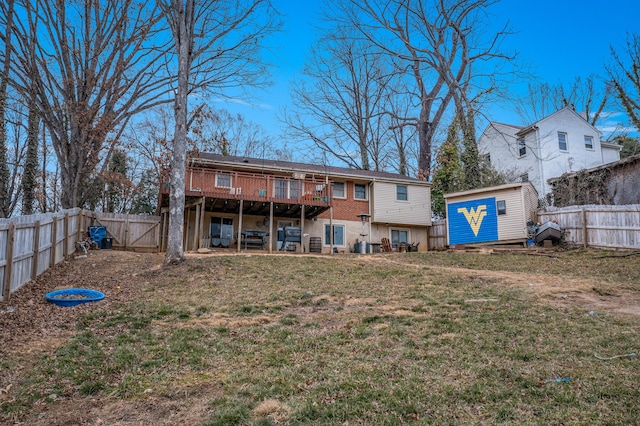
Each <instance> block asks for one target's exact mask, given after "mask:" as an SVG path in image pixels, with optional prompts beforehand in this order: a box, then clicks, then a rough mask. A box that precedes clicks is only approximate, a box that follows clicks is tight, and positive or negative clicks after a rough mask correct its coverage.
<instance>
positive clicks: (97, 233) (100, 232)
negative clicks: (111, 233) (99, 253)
mask: <svg viewBox="0 0 640 426" xmlns="http://www.w3.org/2000/svg"><path fill="white" fill-rule="evenodd" d="M106 237H107V228H106V227H105V226H90V227H89V238H91V239H92V240H93V241H95V242H96V243H98V248H103V246H102V243H103V241H102V239H103V238H106Z"/></svg>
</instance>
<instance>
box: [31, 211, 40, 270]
mask: <svg viewBox="0 0 640 426" xmlns="http://www.w3.org/2000/svg"><path fill="white" fill-rule="evenodd" d="M34 226H35V229H34V230H33V259H31V279H32V280H35V279H36V277H37V276H38V260H39V258H40V221H39V220H36V223H35V225H34Z"/></svg>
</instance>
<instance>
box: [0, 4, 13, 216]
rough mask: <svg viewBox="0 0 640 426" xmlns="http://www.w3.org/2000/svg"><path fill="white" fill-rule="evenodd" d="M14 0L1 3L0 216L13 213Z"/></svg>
mask: <svg viewBox="0 0 640 426" xmlns="http://www.w3.org/2000/svg"><path fill="white" fill-rule="evenodd" d="M14 3H15V2H14V0H8V1H7V2H6V3H5V2H3V3H2V4H1V5H0V16H1V17H2V19H1V20H0V24H4V31H3V32H2V34H4V36H0V39H1V40H2V41H3V43H4V51H3V52H2V69H1V70H0V218H2V217H8V216H9V215H10V213H11V209H10V204H11V199H12V197H11V194H10V190H9V182H10V172H9V159H8V150H7V128H6V110H7V99H8V96H7V88H8V86H9V78H10V74H11V53H12V49H13V46H12V34H13V17H14Z"/></svg>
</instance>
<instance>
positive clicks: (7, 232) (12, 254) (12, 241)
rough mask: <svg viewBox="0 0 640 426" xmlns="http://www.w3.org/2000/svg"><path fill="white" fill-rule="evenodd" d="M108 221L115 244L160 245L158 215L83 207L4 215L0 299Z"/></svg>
mask: <svg viewBox="0 0 640 426" xmlns="http://www.w3.org/2000/svg"><path fill="white" fill-rule="evenodd" d="M92 225H103V226H105V227H106V228H107V237H110V238H112V240H113V245H112V247H113V248H119V249H123V250H132V251H152V252H157V251H159V247H160V231H159V225H160V218H159V217H157V216H136V215H121V214H113V213H96V212H91V211H86V210H81V209H79V208H75V209H69V210H63V211H61V212H57V213H43V214H36V215H30V216H21V217H16V218H10V219H0V300H8V299H9V297H10V295H11V293H13V292H15V291H16V290H18V289H19V288H20V287H22V286H23V285H24V284H26V283H28V282H29V281H31V280H33V279H35V278H36V277H37V276H38V275H40V274H42V273H43V272H44V271H46V270H47V269H49V268H51V267H53V266H54V265H56V264H58V263H60V262H62V261H63V260H64V259H65V258H66V257H67V256H69V255H71V254H73V253H74V252H75V250H76V242H77V241H80V240H81V239H82V237H83V234H84V233H85V232H87V229H88V227H89V226H92Z"/></svg>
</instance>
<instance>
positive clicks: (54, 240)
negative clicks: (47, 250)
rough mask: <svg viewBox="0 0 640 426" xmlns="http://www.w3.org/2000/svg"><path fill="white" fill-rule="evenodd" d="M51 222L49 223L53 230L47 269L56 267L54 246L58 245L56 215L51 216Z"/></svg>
mask: <svg viewBox="0 0 640 426" xmlns="http://www.w3.org/2000/svg"><path fill="white" fill-rule="evenodd" d="M52 219H53V222H52V223H51V225H52V227H53V229H52V230H51V259H50V261H49V267H50V268H53V267H54V266H56V246H57V245H58V218H57V217H56V215H53V216H52Z"/></svg>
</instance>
